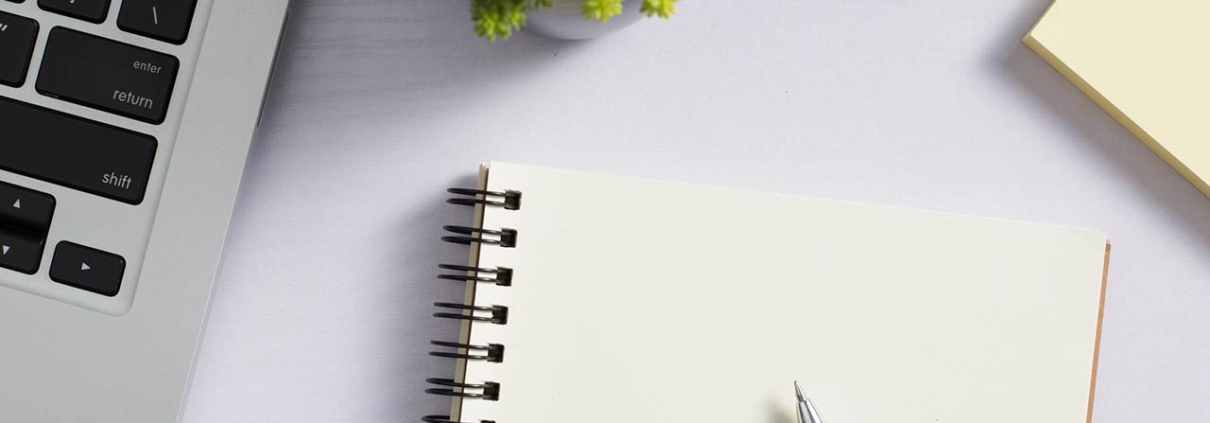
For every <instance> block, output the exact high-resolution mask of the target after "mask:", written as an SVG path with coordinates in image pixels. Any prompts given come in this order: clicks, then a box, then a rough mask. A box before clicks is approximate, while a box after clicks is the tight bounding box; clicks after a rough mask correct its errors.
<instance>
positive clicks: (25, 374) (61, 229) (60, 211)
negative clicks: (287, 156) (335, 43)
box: [0, 0, 289, 423]
mask: <svg viewBox="0 0 1210 423" xmlns="http://www.w3.org/2000/svg"><path fill="white" fill-rule="evenodd" d="M288 9H289V0H0V422H13V423H26V422H30V423H60V422H62V423H67V422H70V423H79V422H91V423H110V422H113V423H118V422H121V423H152V422H154V423H164V422H174V421H179V420H180V416H181V413H182V411H183V409H184V404H183V403H184V399H185V397H186V393H187V390H188V387H189V380H190V373H191V370H192V368H193V365H194V357H195V355H196V350H197V348H198V345H199V343H200V341H201V336H202V333H203V328H204V326H205V319H206V312H207V309H208V307H209V303H210V297H211V291H212V289H213V287H214V279H215V273H216V272H217V270H218V264H219V259H220V256H221V254H220V253H221V249H222V247H223V239H224V237H225V235H226V230H227V225H228V222H229V220H230V217H231V212H232V208H233V205H234V202H235V198H236V192H237V190H238V188H239V183H240V177H241V174H242V172H243V167H244V163H245V160H246V158H247V153H248V149H249V146H250V144H251V141H252V137H253V132H254V131H255V129H256V126H257V124H258V119H259V117H260V112H261V106H262V104H263V101H264V96H265V91H266V88H267V86H268V80H269V77H270V74H271V70H272V67H273V62H274V60H275V57H276V51H277V46H278V42H279V39H280V38H281V33H282V29H283V28H284V26H285V19H286V17H287V15H288Z"/></svg>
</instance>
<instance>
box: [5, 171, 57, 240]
mask: <svg viewBox="0 0 1210 423" xmlns="http://www.w3.org/2000/svg"><path fill="white" fill-rule="evenodd" d="M54 214H55V197H51V196H50V195H47V194H43V193H40V192H37V191H32V190H28V189H25V188H21V187H18V186H16V185H9V184H6V183H3V182H0V225H8V226H15V227H19V228H24V229H27V230H29V231H31V232H37V233H42V234H45V233H46V231H47V229H49V228H50V219H51V217H52V216H53V215H54Z"/></svg>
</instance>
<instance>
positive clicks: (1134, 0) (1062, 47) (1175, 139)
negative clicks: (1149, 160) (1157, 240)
mask: <svg viewBox="0 0 1210 423" xmlns="http://www.w3.org/2000/svg"><path fill="white" fill-rule="evenodd" d="M1207 17H1210V2H1207V1H1200V0H1145V1H1143V0H1057V1H1056V2H1055V4H1053V5H1052V6H1051V7H1050V10H1048V11H1047V12H1046V15H1045V16H1044V17H1043V18H1042V20H1041V21H1040V22H1038V24H1037V26H1035V27H1034V29H1033V30H1032V31H1030V33H1029V35H1027V36H1026V37H1025V44H1027V45H1029V47H1030V48H1032V49H1033V50H1034V51H1035V52H1037V53H1038V54H1039V55H1041V56H1042V57H1043V58H1045V59H1046V60H1047V61H1048V62H1050V64H1051V65H1052V66H1054V67H1055V68H1056V69H1058V70H1059V72H1061V73H1063V75H1065V76H1067V78H1068V79H1070V80H1071V81H1072V82H1074V83H1075V84H1076V85H1077V86H1079V87H1080V89H1081V90H1083V91H1084V93H1086V94H1087V95H1088V96H1089V97H1091V98H1092V99H1093V100H1095V101H1096V102H1097V103H1098V104H1100V105H1101V107H1103V108H1104V109H1105V110H1107V111H1108V112H1109V113H1110V114H1111V115H1113V116H1114V118H1116V119H1117V120H1118V121H1119V122H1121V123H1122V125H1123V126H1125V127H1126V128H1127V129H1129V130H1130V131H1131V132H1133V133H1134V134H1135V136H1137V137H1139V139H1141V140H1143V142H1145V143H1146V144H1147V145H1148V146H1150V147H1151V148H1152V149H1154V150H1155V151H1156V153H1158V154H1159V155H1160V157H1163V158H1164V160H1166V161H1167V162H1168V163H1169V164H1170V165H1172V167H1174V168H1176V169H1177V170H1178V171H1179V172H1180V173H1181V174H1182V175H1184V176H1185V177H1186V178H1188V179H1189V180H1190V181H1191V182H1193V184H1194V185H1196V186H1197V187H1198V188H1199V189H1201V190H1202V192H1203V193H1206V194H1207V195H1210V184H1208V182H1210V119H1208V117H1210V53H1208V52H1210V50H1208V48H1210V24H1207V21H1206V18H1207Z"/></svg>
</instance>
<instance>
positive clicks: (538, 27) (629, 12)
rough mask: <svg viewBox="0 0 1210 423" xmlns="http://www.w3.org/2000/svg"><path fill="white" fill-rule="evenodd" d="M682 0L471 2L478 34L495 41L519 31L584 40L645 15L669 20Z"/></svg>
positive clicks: (613, 29)
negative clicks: (523, 29)
mask: <svg viewBox="0 0 1210 423" xmlns="http://www.w3.org/2000/svg"><path fill="white" fill-rule="evenodd" d="M678 1H680V0H471V18H472V19H473V20H474V21H475V33H476V34H479V36H481V37H484V38H487V39H488V40H489V41H491V42H493V43H494V42H496V40H500V39H508V38H509V37H511V36H512V35H513V32H516V31H517V30H519V29H522V28H525V29H526V30H527V31H530V32H533V33H536V34H538V35H543V36H547V37H551V38H559V39H565V40H583V39H588V38H596V37H599V36H602V35H605V34H608V33H610V32H613V31H617V30H619V29H622V28H625V27H627V26H630V25H631V24H633V23H635V22H638V21H639V20H640V19H642V18H643V17H644V16H647V17H652V16H658V17H661V18H665V19H666V18H668V17H670V16H672V14H673V13H674V12H675V11H676V3H677V2H678Z"/></svg>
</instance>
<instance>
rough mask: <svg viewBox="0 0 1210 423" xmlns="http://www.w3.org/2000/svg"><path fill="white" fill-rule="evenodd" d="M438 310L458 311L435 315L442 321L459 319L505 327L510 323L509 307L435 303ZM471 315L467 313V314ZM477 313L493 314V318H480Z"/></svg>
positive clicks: (434, 314) (434, 315)
mask: <svg viewBox="0 0 1210 423" xmlns="http://www.w3.org/2000/svg"><path fill="white" fill-rule="evenodd" d="M433 305H434V306H436V307H438V308H444V309H450V310H458V311H459V312H458V313H433V317H440V318H442V319H458V320H470V321H472V322H485V323H495V324H497V325H503V324H507V323H508V307H505V306H498V305H494V306H490V307H485V306H475V305H466V304H457V303H433ZM468 311H469V312H470V313H467V312H468ZM475 313H491V317H487V316H480V315H478V314H475Z"/></svg>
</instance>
